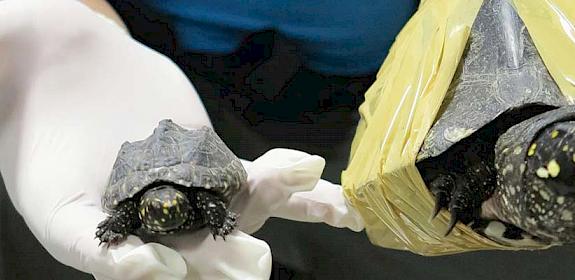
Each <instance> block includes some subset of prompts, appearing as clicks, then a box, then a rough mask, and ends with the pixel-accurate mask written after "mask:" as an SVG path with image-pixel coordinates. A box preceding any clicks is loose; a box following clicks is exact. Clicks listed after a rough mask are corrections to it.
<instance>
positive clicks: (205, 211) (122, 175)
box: [96, 120, 247, 246]
mask: <svg viewBox="0 0 575 280" xmlns="http://www.w3.org/2000/svg"><path fill="white" fill-rule="evenodd" d="M246 182H247V173H246V171H245V169H244V168H243V166H242V164H241V162H240V160H239V159H238V158H237V157H236V156H235V155H234V154H233V153H232V151H230V150H229V149H228V147H226V145H225V144H224V142H223V141H222V140H221V139H220V138H219V137H218V135H217V134H216V133H215V132H214V131H213V130H212V129H211V128H208V127H202V128H200V129H196V130H186V129H184V128H182V127H180V126H178V125H177V124H175V123H173V122H172V121H171V120H162V121H161V122H160V123H159V125H158V127H157V128H156V129H154V132H153V134H152V135H151V136H149V137H148V138H147V139H145V140H142V141H137V142H133V143H130V142H125V143H124V144H123V145H122V147H121V148H120V151H119V153H118V157H117V159H116V162H115V164H114V166H113V170H112V174H111V176H110V181H109V184H108V186H107V188H106V190H105V192H104V195H103V197H102V206H103V208H104V210H105V211H106V212H107V213H109V216H108V217H107V218H106V219H105V220H104V221H102V222H101V223H100V224H99V225H98V230H97V232H96V237H97V238H99V239H100V241H101V242H100V244H102V243H107V244H108V246H109V245H114V244H117V243H119V242H121V241H122V240H124V239H125V238H126V237H127V236H128V235H129V234H138V235H147V236H154V235H156V234H170V233H175V232H180V231H184V230H185V231H193V230H197V229H200V228H203V227H205V226H207V227H209V229H210V231H211V233H212V235H213V236H214V239H215V238H216V236H221V237H223V238H225V236H226V235H227V234H229V233H231V232H232V231H233V229H234V227H235V226H236V219H237V217H238V215H237V214H235V213H233V212H231V211H229V210H228V209H227V208H228V206H229V203H230V201H231V199H232V198H233V197H234V195H235V194H237V193H238V192H239V191H240V189H241V188H243V187H244V186H245V185H246V184H247V183H246ZM139 233H141V234H139Z"/></svg>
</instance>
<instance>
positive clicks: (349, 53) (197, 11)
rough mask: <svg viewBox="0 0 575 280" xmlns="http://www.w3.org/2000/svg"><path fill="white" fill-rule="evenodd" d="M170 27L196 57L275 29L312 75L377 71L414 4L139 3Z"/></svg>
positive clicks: (359, 0) (382, 0)
mask: <svg viewBox="0 0 575 280" xmlns="http://www.w3.org/2000/svg"><path fill="white" fill-rule="evenodd" d="M144 2H146V3H147V4H148V5H149V6H151V7H152V8H153V9H155V10H156V11H158V12H161V13H163V14H167V15H168V16H169V17H170V18H171V19H172V20H173V22H174V28H175V32H176V34H175V35H176V36H177V37H178V40H179V41H180V42H182V44H183V46H184V48H187V49H188V50H191V51H196V52H201V51H205V52H211V53H226V52H231V51H233V50H234V49H235V48H236V47H237V46H238V45H239V43H240V42H241V40H242V39H243V38H244V37H245V36H246V35H248V34H250V33H252V32H256V31H261V30H264V29H275V30H277V31H278V32H279V33H281V34H282V35H283V36H286V37H287V38H289V39H291V40H294V41H295V42H296V43H298V46H299V48H300V49H301V50H302V52H303V54H304V59H305V63H306V64H307V66H308V67H310V68H311V69H313V70H316V71H319V72H322V73H326V74H337V75H362V74H367V73H370V72H373V71H376V70H377V69H378V68H379V66H380V65H381V63H382V62H383V59H384V57H385V55H387V51H388V49H389V47H390V46H391V44H392V42H393V41H394V39H395V36H396V35H397V33H398V32H399V31H400V30H401V28H402V27H403V25H404V24H405V23H406V22H407V20H408V19H409V17H410V16H411V15H412V13H413V12H414V10H415V9H416V7H417V3H418V2H419V1H418V0H373V1H372V0H311V1H309V0H307V1H304V0H169V1H166V0H144Z"/></svg>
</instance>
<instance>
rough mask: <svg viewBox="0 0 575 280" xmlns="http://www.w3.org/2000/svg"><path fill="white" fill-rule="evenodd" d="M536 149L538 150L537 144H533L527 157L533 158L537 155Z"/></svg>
mask: <svg viewBox="0 0 575 280" xmlns="http://www.w3.org/2000/svg"><path fill="white" fill-rule="evenodd" d="M535 149H537V143H533V144H531V146H530V147H529V151H527V156H532V155H534V154H535Z"/></svg>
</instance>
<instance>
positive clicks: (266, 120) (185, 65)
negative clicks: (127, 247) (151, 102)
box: [0, 1, 575, 280]
mask: <svg viewBox="0 0 575 280" xmlns="http://www.w3.org/2000/svg"><path fill="white" fill-rule="evenodd" d="M113 3H114V5H115V7H116V9H118V11H120V13H121V14H122V17H123V18H124V20H125V21H126V22H127V23H128V25H129V27H130V29H131V30H132V32H133V35H134V37H135V38H137V39H138V40H140V41H142V42H144V43H145V44H147V45H149V46H151V47H153V48H155V49H156V50H158V51H160V52H163V53H165V54H166V55H168V56H170V57H171V58H172V59H174V60H175V61H176V62H177V63H178V64H179V65H180V67H181V68H182V69H184V71H185V72H186V73H187V74H188V76H189V77H190V79H191V80H192V81H193V83H194V85H195V87H196V88H197V90H198V92H199V93H200V95H201V96H202V99H203V101H204V103H205V105H206V107H207V109H208V111H209V112H210V116H211V118H212V121H213V123H214V126H215V128H216V130H217V132H218V133H219V134H220V135H221V137H222V138H223V139H224V141H225V142H226V143H227V144H228V145H229V146H230V148H232V150H234V152H236V153H237V154H238V156H240V157H242V158H245V159H255V158H257V157H258V156H260V155H261V154H263V153H264V152H265V151H267V150H269V149H270V148H273V147H288V148H294V149H300V150H303V151H306V152H309V153H314V154H319V155H322V156H323V157H324V158H325V159H326V161H327V166H326V169H325V172H324V176H323V177H324V179H328V180H330V181H333V182H336V183H337V182H339V176H340V172H341V170H343V169H344V168H345V166H346V163H347V156H348V154H349V145H350V143H351V139H352V137H353V133H354V129H355V128H354V127H355V124H356V122H357V119H358V117H357V114H356V113H355V107H356V106H357V105H358V104H359V103H360V102H361V101H362V98H361V93H363V92H364V91H365V87H366V86H368V85H369V84H370V82H371V81H372V79H373V77H372V76H367V77H351V78H350V77H334V76H322V75H319V74H317V73H313V72H311V71H309V70H307V69H305V67H303V66H302V64H301V61H300V58H299V57H298V52H297V47H295V46H294V45H293V44H291V43H290V42H289V41H286V40H285V39H283V38H281V37H280V36H278V35H277V34H275V33H274V32H271V31H270V32H262V33H260V34H255V35H254V36H252V37H250V38H248V40H246V43H245V44H244V47H243V48H242V49H241V50H240V51H238V52H237V53H236V54H234V55H232V56H222V55H205V54H204V55H202V54H193V53H187V52H184V51H181V50H178V48H177V42H176V41H175V40H174V39H173V37H172V36H171V35H170V34H171V31H170V29H169V23H168V22H167V21H165V20H163V19H162V18H161V17H160V16H158V15H153V14H151V13H149V12H148V11H146V10H142V9H141V8H136V7H135V6H134V5H132V4H130V1H117V2H113ZM241 65H243V66H241ZM222 69H226V71H224V72H226V74H225V75H222V74H221V73H222ZM230 69H231V70H230ZM218 73H219V74H218ZM238 77H241V78H239V79H238ZM287 85H289V86H287ZM158 94H161V93H158ZM282 96H289V98H282ZM255 235H256V237H258V238H261V239H263V240H265V241H266V242H268V243H269V244H270V246H271V248H272V254H273V258H274V267H273V271H272V276H271V278H272V279H461V278H462V277H463V278H465V279H481V280H484V279H511V278H513V279H572V278H573V275H575V266H573V265H572V260H573V257H574V256H575V248H574V247H561V248H553V249H550V250H546V251H534V252H525V251H524V252H497V251H491V252H473V253H465V254H459V255H453V256H444V257H421V256H418V255H415V254H412V253H408V252H401V251H394V250H388V249H383V248H378V247H375V246H373V245H371V244H370V243H369V241H368V239H367V238H366V236H365V233H363V232H361V233H354V232H351V231H349V230H344V229H336V228H331V227H329V226H326V225H323V224H306V223H299V222H292V221H286V220H279V219H271V220H270V221H269V222H268V223H267V224H266V225H265V226H264V227H263V228H262V229H261V230H260V231H259V232H257V233H256V234H255ZM0 279H91V276H90V275H87V274H84V273H81V272H78V271H75V270H74V269H71V268H69V267H66V266H64V265H62V264H60V263H58V262H57V261H56V260H55V259H53V258H52V257H51V256H50V255H49V254H48V253H47V252H46V251H45V250H44V249H43V248H42V246H41V245H40V244H39V243H38V241H36V239H35V238H34V236H33V235H32V234H31V233H30V231H29V230H28V229H27V227H26V225H25V223H24V221H23V219H22V218H21V217H20V216H19V215H18V214H17V213H16V211H15V210H14V208H13V206H12V204H11V203H10V200H9V198H8V196H7V194H6V191H5V188H4V187H3V184H2V186H0Z"/></svg>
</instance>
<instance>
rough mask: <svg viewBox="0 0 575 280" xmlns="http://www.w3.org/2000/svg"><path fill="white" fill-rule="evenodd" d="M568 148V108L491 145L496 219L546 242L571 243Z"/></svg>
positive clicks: (573, 209) (573, 207) (574, 134)
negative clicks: (496, 180)
mask: <svg viewBox="0 0 575 280" xmlns="http://www.w3.org/2000/svg"><path fill="white" fill-rule="evenodd" d="M517 139H523V141H521V142H519V141H517ZM574 149H575V107H574V106H567V107H563V108H560V109H557V110H553V111H550V112H547V113H544V114H541V115H538V116H536V117H534V118H532V119H530V120H528V121H525V122H523V123H520V124H518V125H516V126H514V127H512V128H510V129H509V130H508V131H507V132H506V133H505V134H503V135H502V136H501V137H500V139H499V140H498V142H497V146H496V151H497V156H496V163H497V165H496V166H497V167H498V169H499V172H498V174H499V176H498V184H499V186H500V187H499V188H498V189H497V191H496V192H495V194H494V196H493V199H492V200H493V202H492V203H493V204H494V205H495V207H494V209H495V210H496V211H497V212H496V215H497V217H498V218H499V219H501V220H503V221H506V222H508V223H512V224H514V225H517V226H518V227H520V228H522V229H524V230H525V231H527V232H529V233H531V234H533V235H535V236H537V237H539V238H540V239H542V240H545V241H547V242H548V243H572V242H575V221H574V219H573V218H574V217H573V214H574V213H575V180H574V178H575V176H574V175H575V163H574V160H575V157H574Z"/></svg>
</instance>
